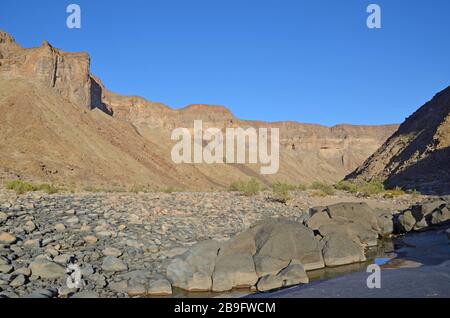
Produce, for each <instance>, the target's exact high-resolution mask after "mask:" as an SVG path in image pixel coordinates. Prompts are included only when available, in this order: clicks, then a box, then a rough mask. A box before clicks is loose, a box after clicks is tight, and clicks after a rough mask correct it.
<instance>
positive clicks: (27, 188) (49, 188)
mask: <svg viewBox="0 0 450 318" xmlns="http://www.w3.org/2000/svg"><path fill="white" fill-rule="evenodd" d="M6 188H7V189H8V190H14V191H16V193H17V194H24V193H27V192H35V191H43V192H45V193H47V194H54V193H57V192H59V191H60V189H59V188H57V187H55V186H53V185H50V184H46V183H43V184H39V185H36V184H32V183H29V182H26V181H22V180H13V181H8V182H7V183H6Z"/></svg>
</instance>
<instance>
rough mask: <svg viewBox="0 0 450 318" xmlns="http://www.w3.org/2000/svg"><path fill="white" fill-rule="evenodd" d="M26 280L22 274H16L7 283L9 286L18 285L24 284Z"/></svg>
mask: <svg viewBox="0 0 450 318" xmlns="http://www.w3.org/2000/svg"><path fill="white" fill-rule="evenodd" d="M26 282H27V278H26V277H25V276H24V275H18V276H17V277H16V278H14V280H13V281H12V282H11V283H9V286H11V287H20V286H23V285H25V284H26Z"/></svg>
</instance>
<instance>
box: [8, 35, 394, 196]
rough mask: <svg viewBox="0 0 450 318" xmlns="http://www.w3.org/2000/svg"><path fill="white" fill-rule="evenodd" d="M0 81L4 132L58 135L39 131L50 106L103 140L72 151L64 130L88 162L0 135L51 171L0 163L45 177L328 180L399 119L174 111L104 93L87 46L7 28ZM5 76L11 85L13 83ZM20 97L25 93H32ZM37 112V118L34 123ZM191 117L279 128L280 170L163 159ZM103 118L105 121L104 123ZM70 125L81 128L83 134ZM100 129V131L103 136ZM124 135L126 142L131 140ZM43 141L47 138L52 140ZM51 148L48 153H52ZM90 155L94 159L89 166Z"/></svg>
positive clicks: (223, 124)
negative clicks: (74, 48)
mask: <svg viewBox="0 0 450 318" xmlns="http://www.w3.org/2000/svg"><path fill="white" fill-rule="evenodd" d="M0 80H1V82H0V83H1V84H2V85H3V87H6V88H7V89H4V90H3V91H4V94H3V95H4V96H3V99H2V98H0V107H1V111H2V116H1V117H3V118H1V117H0V122H1V123H3V124H4V126H5V128H4V130H5V129H7V127H8V126H14V125H15V126H19V127H20V126H21V125H22V126H26V125H27V124H30V125H34V127H35V129H36V132H37V133H36V134H37V135H39V133H42V134H43V138H53V139H54V140H58V138H60V137H61V136H53V135H52V134H50V132H48V131H47V130H46V129H47V127H48V126H49V125H50V124H49V123H48V122H47V121H46V116H47V112H52V113H54V114H58V117H57V118H58V124H57V125H56V128H57V129H58V130H60V131H64V129H65V128H64V126H65V125H66V122H67V123H70V122H78V121H80V118H77V117H80V116H81V115H80V114H82V116H84V115H86V114H88V115H89V116H90V117H95V118H90V119H89V120H87V119H83V120H85V121H86V122H85V124H86V125H87V124H89V127H85V126H84V124H80V126H77V127H74V128H73V129H74V130H77V129H83V130H89V131H91V132H90V134H91V139H92V140H90V139H89V138H88V137H86V140H85V141H86V143H87V144H91V145H92V144H96V143H100V140H102V145H100V144H98V145H97V146H96V147H98V148H90V149H91V153H89V154H86V153H85V152H86V149H85V148H82V147H81V146H82V144H80V145H79V146H80V149H77V147H78V145H77V143H78V141H77V139H76V137H75V136H76V134H75V135H73V136H65V138H67V141H66V142H70V143H71V144H72V145H76V146H75V147H74V148H73V150H72V151H73V152H74V154H77V156H78V157H79V158H83V157H88V158H90V159H89V160H87V161H86V162H88V161H90V164H89V165H84V163H83V160H82V159H79V160H81V161H79V162H76V161H70V162H69V159H68V158H65V157H64V156H59V155H58V156H56V154H58V153H60V149H47V148H46V150H45V151H44V152H43V151H42V149H33V147H32V146H33V144H32V143H31V144H30V142H29V140H28V139H27V138H22V139H20V140H16V141H15V142H14V144H11V142H12V140H9V141H8V140H4V141H3V142H2V143H0V147H2V148H3V149H9V151H12V152H16V151H17V149H20V148H21V147H24V148H26V151H24V154H23V156H21V159H20V160H22V161H24V162H29V163H30V165H31V166H38V167H42V166H45V167H46V169H48V170H50V171H57V173H54V174H45V173H44V174H43V173H42V171H41V170H40V168H38V169H31V168H28V169H26V167H23V166H22V165H21V164H20V162H19V163H18V164H15V163H13V162H10V161H8V160H6V157H8V156H7V155H4V156H3V157H5V158H3V160H0V161H2V166H3V167H4V168H6V170H8V171H14V173H16V172H17V173H18V174H20V175H21V177H24V178H30V179H35V178H37V179H42V180H45V181H51V182H63V183H66V182H69V183H78V182H87V183H108V184H110V183H111V182H113V181H112V179H116V182H117V183H120V184H122V183H124V184H134V183H138V184H141V183H146V184H148V185H150V186H157V185H160V186H177V187H182V188H187V189H204V188H217V187H219V188H223V187H226V186H227V185H228V184H229V183H231V182H232V181H235V180H239V179H247V178H249V177H255V178H257V179H259V180H260V181H261V182H262V183H265V184H270V183H271V182H273V181H274V180H282V181H285V182H292V183H299V182H311V181H313V180H321V181H328V182H334V181H337V180H339V179H341V178H343V177H344V176H345V175H346V174H348V173H349V172H350V171H352V170H353V169H355V168H356V167H357V166H358V165H359V164H361V163H362V162H363V161H364V160H365V159H366V158H367V157H368V156H369V155H370V154H371V153H373V152H374V151H375V150H376V149H377V148H378V147H379V146H380V145H381V144H382V143H383V142H384V141H385V140H386V139H387V138H388V137H389V136H390V135H391V133H392V132H393V131H394V130H395V129H396V128H397V125H384V126H383V125H379V126H356V125H336V126H333V127H326V126H322V125H317V124H302V123H297V122H273V123H267V122H262V121H251V120H240V119H238V118H236V117H235V116H234V115H233V113H232V112H231V111H230V110H229V109H228V108H226V107H224V106H211V105H206V104H192V105H187V106H186V107H184V108H181V109H172V108H170V107H169V106H167V105H165V104H163V103H156V102H152V101H148V100H146V99H145V98H143V97H140V96H122V95H119V94H117V93H114V92H110V91H109V90H108V89H106V88H105V86H104V85H103V83H102V82H101V80H100V79H99V78H98V77H97V76H95V75H93V74H92V73H91V72H90V57H89V55H88V54H87V53H67V52H63V51H61V50H59V49H56V48H53V47H52V46H51V45H50V44H49V43H48V42H46V41H44V42H43V44H42V45H41V47H38V48H30V49H28V48H22V47H21V46H20V45H18V44H17V43H15V42H14V40H13V38H12V36H10V35H8V34H7V33H5V32H0ZM14 81H15V82H14ZM12 82H14V83H15V85H16V86H17V87H13V86H14V85H12V84H11V83H12ZM19 88H20V90H22V91H20V90H19ZM53 95H55V96H53ZM22 96H28V97H29V99H30V100H26V99H24V98H22ZM0 97H1V96H0ZM61 98H62V100H61ZM18 101H20V102H21V103H22V104H23V105H30V106H29V107H32V105H33V101H37V102H38V103H41V104H42V105H44V104H45V105H47V104H49V103H48V101H52V103H54V104H52V105H51V107H50V106H49V107H48V108H44V107H43V106H42V105H41V106H42V107H40V108H39V107H37V109H36V112H39V111H42V112H40V113H38V114H36V116H37V117H27V116H25V114H24V112H23V109H24V108H23V105H16V104H17V103H18ZM8 103H10V104H11V105H14V107H7V106H8ZM47 106H48V105H47ZM62 107H65V108H67V109H76V110H77V112H78V113H77V112H76V111H73V112H70V113H64V114H63V109H61V108H62ZM13 111H15V112H18V113H13ZM97 111H99V112H100V113H103V114H104V116H103V115H100V113H98V112H97ZM91 112H93V113H92V114H91ZM20 116H23V118H20ZM64 116H67V117H64ZM15 117H17V121H16V122H15V123H12V122H11V121H8V118H15ZM37 119H38V120H41V119H42V121H41V122H39V121H38V122H36V121H37ZM91 120H92V121H91ZM194 120H203V125H204V127H205V128H207V127H217V128H221V129H225V128H227V127H237V126H241V127H244V128H246V127H255V128H258V127H268V128H270V127H278V128H280V138H281V145H280V171H279V173H278V174H276V175H273V176H261V175H259V173H258V170H259V169H258V166H257V165H248V164H247V165H206V164H200V165H175V164H174V163H173V162H172V161H171V158H170V150H171V146H173V144H174V142H173V141H171V139H170V135H171V131H172V130H173V129H174V128H179V127H186V128H192V126H193V121H194ZM52 123H53V122H52ZM106 123H108V124H106ZM107 125H110V126H111V127H109V128H106V127H107ZM97 126H99V127H97ZM112 127H114V129H112ZM14 128H15V127H10V129H14ZM114 131H115V132H114ZM2 133H3V132H2ZM77 133H78V134H80V135H83V133H82V132H77ZM102 133H103V134H106V135H101V134H102ZM51 135H52V137H50V136H51ZM44 136H45V137H44ZM125 136H126V138H125ZM103 140H104V141H105V144H103ZM130 140H133V145H131V142H130ZM138 140H139V141H138ZM47 142H50V143H53V140H52V139H50V140H47ZM107 143H109V144H110V145H107ZM55 144H58V143H56V142H55ZM60 145H62V146H61V149H62V148H64V142H63V141H62V140H61V142H60ZM137 145H139V147H140V148H142V149H144V148H146V151H143V152H142V153H141V154H140V153H139V151H137V149H135V148H136V147H137ZM110 146H113V148H111V147H110ZM133 149H134V150H133ZM92 150H93V151H92ZM66 151H67V150H66ZM103 151H104V152H103ZM115 151H118V153H120V155H118V157H123V160H124V161H127V160H129V161H130V162H129V163H128V164H127V165H128V168H130V169H129V170H130V171H128V170H127V169H125V168H121V167H120V165H118V166H116V165H115V164H114V166H115V168H113V167H112V166H111V167H109V165H110V163H112V162H115V160H114V152H115ZM40 154H41V155H42V156H41V158H39V155H40ZM50 154H54V157H52V155H50ZM130 156H131V157H130ZM22 157H23V158H22ZM94 157H95V158H94ZM125 158H128V159H125ZM0 159H1V157H0ZM9 159H10V160H11V158H9ZM20 160H19V161H20ZM105 160H106V161H105ZM96 161H97V162H98V164H94V162H96ZM67 165H69V166H71V169H75V170H77V171H78V172H77V173H71V172H70V171H71V170H70V169H69V171H67V169H66V166H67ZM142 165H144V166H145V168H143V167H141V166H142ZM52 166H53V167H52ZM72 166H75V167H72ZM108 167H109V168H110V169H108ZM103 168H105V169H103ZM111 169H112V170H114V173H112V171H111ZM121 169H123V170H124V171H123V173H122V174H120V173H119V172H120V170H121ZM147 170H149V171H147ZM24 171H25V172H24ZM108 171H110V172H108ZM146 171H147V172H146ZM71 175H73V176H71ZM113 175H114V178H113V177H112V176H113ZM138 175H140V176H138ZM94 176H95V177H94ZM134 180H135V181H134Z"/></svg>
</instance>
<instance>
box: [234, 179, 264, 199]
mask: <svg viewBox="0 0 450 318" xmlns="http://www.w3.org/2000/svg"><path fill="white" fill-rule="evenodd" d="M261 189H262V187H261V184H260V183H259V182H258V181H257V180H256V179H255V178H252V179H250V180H249V181H247V182H244V181H235V182H233V183H232V184H231V185H230V187H229V190H230V191H236V192H242V193H243V194H244V195H246V196H253V195H256V194H258V193H259V192H260V191H261Z"/></svg>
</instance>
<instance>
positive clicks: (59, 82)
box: [0, 37, 93, 108]
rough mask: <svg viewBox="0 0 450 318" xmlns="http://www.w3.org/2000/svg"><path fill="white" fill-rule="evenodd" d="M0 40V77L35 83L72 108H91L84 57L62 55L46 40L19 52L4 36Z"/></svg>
mask: <svg viewBox="0 0 450 318" xmlns="http://www.w3.org/2000/svg"><path fill="white" fill-rule="evenodd" d="M0 38H1V37H0ZM0 41H1V40H0ZM2 41H3V42H0V43H1V44H0V53H1V54H2V56H3V59H2V60H3V63H2V65H0V73H1V75H2V76H3V77H6V78H16V77H24V78H27V79H28V80H34V81H38V82H40V83H42V84H44V85H46V86H48V87H51V88H53V89H54V90H55V91H56V92H57V93H58V94H60V95H62V96H63V97H65V98H67V99H68V100H69V101H71V102H72V103H74V104H76V105H81V106H83V107H86V108H90V107H91V97H92V96H93V94H92V92H91V77H90V73H89V72H90V71H89V65H90V58H89V55H88V54H86V53H65V52H62V51H60V50H58V49H55V48H53V47H52V46H51V45H50V44H49V43H48V42H46V41H44V42H43V43H42V45H41V47H39V48H33V49H22V48H20V47H19V46H17V45H16V44H15V43H14V41H13V40H11V38H8V37H6V39H5V37H3V40H2Z"/></svg>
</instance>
